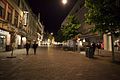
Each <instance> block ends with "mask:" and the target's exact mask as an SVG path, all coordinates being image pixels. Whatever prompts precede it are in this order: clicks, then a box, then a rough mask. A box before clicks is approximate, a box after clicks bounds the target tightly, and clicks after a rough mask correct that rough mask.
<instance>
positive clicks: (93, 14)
mask: <svg viewBox="0 0 120 80" xmlns="http://www.w3.org/2000/svg"><path fill="white" fill-rule="evenodd" d="M117 2H120V0H85V7H86V8H87V9H88V12H87V13H86V14H85V18H86V23H88V24H94V25H95V26H94V28H93V30H94V31H100V32H103V33H110V34H111V40H112V60H113V61H115V58H114V45H113V36H114V35H115V34H116V32H117V31H120V16H119V14H120V5H119V4H116V3H117Z"/></svg>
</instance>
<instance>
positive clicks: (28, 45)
mask: <svg viewBox="0 0 120 80" xmlns="http://www.w3.org/2000/svg"><path fill="white" fill-rule="evenodd" d="M25 48H26V52H27V54H26V55H28V52H29V49H30V43H29V42H26V45H25Z"/></svg>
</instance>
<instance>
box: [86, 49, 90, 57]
mask: <svg viewBox="0 0 120 80" xmlns="http://www.w3.org/2000/svg"><path fill="white" fill-rule="evenodd" d="M89 49H90V47H86V57H88V56H89Z"/></svg>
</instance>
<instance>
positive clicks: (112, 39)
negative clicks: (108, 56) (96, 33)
mask: <svg viewBox="0 0 120 80" xmlns="http://www.w3.org/2000/svg"><path fill="white" fill-rule="evenodd" d="M113 42H114V37H113V33H111V43H112V61H113V62H114V61H115V52H114V43H113Z"/></svg>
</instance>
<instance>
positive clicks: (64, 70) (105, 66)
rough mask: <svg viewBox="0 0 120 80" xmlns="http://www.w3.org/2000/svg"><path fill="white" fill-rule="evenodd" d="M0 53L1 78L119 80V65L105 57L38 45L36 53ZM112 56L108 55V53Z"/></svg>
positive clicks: (24, 79)
mask: <svg viewBox="0 0 120 80" xmlns="http://www.w3.org/2000/svg"><path fill="white" fill-rule="evenodd" d="M14 53H15V54H14V55H15V56H16V58H6V57H8V56H10V52H4V53H0V80H120V65H119V64H115V63H112V62H111V61H109V59H105V57H100V56H95V58H94V59H89V58H87V57H85V55H83V54H79V53H76V52H70V51H63V50H62V49H59V48H52V47H49V48H38V49H37V54H36V55H34V54H33V50H32V49H31V50H30V54H29V55H26V54H25V49H20V50H15V51H14ZM108 58H109V57H108Z"/></svg>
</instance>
